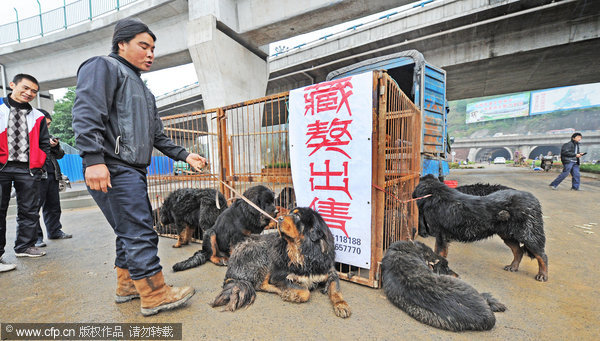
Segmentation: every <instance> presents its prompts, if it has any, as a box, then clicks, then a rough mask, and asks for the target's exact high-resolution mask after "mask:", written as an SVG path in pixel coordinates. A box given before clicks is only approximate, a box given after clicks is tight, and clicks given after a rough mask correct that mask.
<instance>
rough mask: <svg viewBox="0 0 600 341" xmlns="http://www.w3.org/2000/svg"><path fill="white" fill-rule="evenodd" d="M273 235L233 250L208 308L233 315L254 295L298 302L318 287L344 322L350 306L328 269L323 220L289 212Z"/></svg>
mask: <svg viewBox="0 0 600 341" xmlns="http://www.w3.org/2000/svg"><path fill="white" fill-rule="evenodd" d="M278 230H279V234H277V233H269V234H265V235H260V236H252V237H251V238H248V239H247V240H245V241H243V242H242V243H240V244H238V245H237V246H236V247H235V249H234V250H233V253H232V254H231V258H230V259H229V266H228V268H227V273H226V274H225V280H224V282H223V290H222V292H221V293H220V294H219V295H218V296H217V297H216V298H215V300H214V302H213V303H212V306H213V307H220V306H225V310H229V311H234V310H237V309H239V308H242V307H245V306H248V305H250V304H252V303H253V302H254V299H255V298H256V290H261V291H266V292H271V293H275V294H278V295H279V296H280V297H281V298H282V299H283V300H284V301H289V302H296V303H302V302H306V301H308V300H309V298H310V291H311V290H312V289H315V288H317V287H319V286H321V287H322V292H323V293H328V294H329V300H330V301H331V304H333V310H334V312H335V314H336V315H337V316H339V317H343V318H346V317H349V316H350V314H351V312H350V307H349V306H348V303H346V301H345V300H344V298H343V297H342V293H341V292H340V282H339V278H338V274H337V272H336V271H335V269H334V262H335V243H334V240H333V235H332V234H331V231H330V230H329V228H328V227H327V224H325V221H323V218H322V217H321V216H320V215H319V214H318V213H317V212H315V211H313V210H311V209H310V208H295V209H293V210H292V211H291V213H290V214H289V215H286V216H285V217H280V218H279V224H278Z"/></svg>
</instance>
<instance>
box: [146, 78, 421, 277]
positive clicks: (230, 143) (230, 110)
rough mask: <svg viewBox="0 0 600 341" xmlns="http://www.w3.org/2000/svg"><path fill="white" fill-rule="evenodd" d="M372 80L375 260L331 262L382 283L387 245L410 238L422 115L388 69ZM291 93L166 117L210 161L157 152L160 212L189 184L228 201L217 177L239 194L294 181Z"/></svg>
mask: <svg viewBox="0 0 600 341" xmlns="http://www.w3.org/2000/svg"><path fill="white" fill-rule="evenodd" d="M373 79H374V83H373V98H374V102H373V103H374V105H373V138H372V151H373V153H372V167H373V170H372V176H373V179H372V184H373V186H372V191H371V199H372V202H373V205H372V213H371V214H372V219H371V234H372V238H371V240H372V245H371V264H372V265H371V268H370V269H364V268H357V267H354V266H350V265H348V264H343V263H336V270H337V271H338V273H339V274H340V278H342V279H344V280H348V281H351V282H355V283H360V284H363V285H367V286H370V287H379V286H380V280H381V278H380V275H379V271H380V269H379V265H380V262H381V259H382V257H383V254H384V252H385V250H387V248H388V247H389V245H390V244H391V243H393V242H394V241H397V240H406V239H411V238H412V235H413V233H414V231H416V229H417V228H418V225H417V223H418V216H417V214H418V213H417V207H416V204H415V202H414V201H411V195H412V192H413V190H414V188H415V186H416V184H417V183H418V180H419V173H420V149H421V145H420V144H421V118H420V115H421V113H420V111H419V109H418V108H417V107H416V106H415V105H414V103H412V102H411V101H410V100H409V98H408V97H407V96H406V95H404V93H403V92H402V91H401V90H400V89H399V87H398V86H397V84H396V82H394V80H392V78H390V77H389V76H388V75H387V73H385V72H384V71H375V72H373ZM288 99H289V92H284V93H280V94H276V95H271V96H267V97H262V98H259V99H255V100H251V101H246V102H243V103H238V104H235V105H230V106H226V107H221V108H217V109H211V110H206V111H203V112H196V113H191V114H182V115H174V116H166V117H163V118H162V120H163V124H164V127H165V133H166V134H167V135H168V136H170V137H171V138H172V139H173V140H174V141H175V143H177V144H180V145H182V146H184V147H186V148H187V149H188V150H190V151H193V152H196V153H199V154H201V155H204V156H205V157H206V158H207V159H208V161H209V164H210V166H209V167H208V168H207V169H206V170H205V171H203V172H202V173H197V172H194V171H192V170H190V169H189V168H187V167H186V166H185V165H184V164H183V163H181V162H179V163H178V162H173V161H169V159H168V158H167V157H165V156H162V154H161V153H160V152H158V151H155V154H154V156H153V162H152V164H151V166H150V168H149V176H148V180H149V196H150V199H151V203H152V207H153V208H155V209H156V210H157V211H159V210H160V205H161V204H162V201H163V200H164V199H165V198H166V196H167V195H168V194H169V193H171V192H172V191H174V190H176V189H179V188H187V187H194V188H215V189H218V190H220V191H221V192H222V193H223V194H224V195H225V197H226V198H227V199H228V201H229V204H231V200H232V199H233V198H234V196H235V195H234V193H232V192H231V191H230V190H229V189H227V187H226V186H224V185H223V184H222V183H220V182H219V181H218V180H221V181H223V182H224V183H227V184H228V185H229V186H231V187H233V188H235V189H236V191H239V192H240V193H242V192H243V191H245V190H246V189H248V188H250V187H251V186H254V185H259V184H261V185H265V186H266V187H268V188H270V189H271V190H273V192H274V193H275V195H276V196H277V195H278V194H279V193H280V192H281V191H282V190H283V189H284V188H286V187H293V184H292V176H291V169H290V154H289V151H290V149H289V141H288V126H289V125H288ZM217 179H218V180H217ZM276 204H277V205H278V206H280V204H281V203H276ZM157 229H158V228H157ZM159 233H160V234H161V235H168V236H172V235H175V234H176V233H177V232H176V231H175V230H174V229H173V228H172V227H161V228H160V229H159ZM195 237H196V238H197V237H198V236H197V235H196V236H195ZM197 241H198V240H197Z"/></svg>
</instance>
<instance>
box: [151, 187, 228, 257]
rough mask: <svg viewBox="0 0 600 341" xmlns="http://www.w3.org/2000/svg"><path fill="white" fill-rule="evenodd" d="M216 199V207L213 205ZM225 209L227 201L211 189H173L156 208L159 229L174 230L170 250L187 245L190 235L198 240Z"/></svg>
mask: <svg viewBox="0 0 600 341" xmlns="http://www.w3.org/2000/svg"><path fill="white" fill-rule="evenodd" d="M217 195H218V198H219V207H217V204H216V198H217ZM225 209H227V200H225V197H224V196H223V194H221V193H220V192H219V191H217V190H215V189H212V188H203V189H198V188H181V189H177V190H175V191H173V192H172V193H171V194H169V196H168V197H167V198H166V199H165V201H164V202H163V205H162V206H161V208H160V222H161V225H162V226H161V229H165V227H167V226H174V227H175V228H176V229H177V243H175V245H173V247H181V246H182V245H187V244H189V243H190V241H191V239H192V237H193V236H194V235H196V236H197V237H198V238H199V239H201V238H202V234H203V232H204V231H206V230H208V229H209V228H211V227H212V226H213V224H214V223H215V221H216V220H217V217H218V216H219V215H220V214H221V213H222V212H223V211H225ZM159 232H161V231H160V230H159Z"/></svg>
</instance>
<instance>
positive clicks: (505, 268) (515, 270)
mask: <svg viewBox="0 0 600 341" xmlns="http://www.w3.org/2000/svg"><path fill="white" fill-rule="evenodd" d="M504 270H506V271H510V272H517V271H519V268H517V267H514V266H512V265H507V266H505V267H504Z"/></svg>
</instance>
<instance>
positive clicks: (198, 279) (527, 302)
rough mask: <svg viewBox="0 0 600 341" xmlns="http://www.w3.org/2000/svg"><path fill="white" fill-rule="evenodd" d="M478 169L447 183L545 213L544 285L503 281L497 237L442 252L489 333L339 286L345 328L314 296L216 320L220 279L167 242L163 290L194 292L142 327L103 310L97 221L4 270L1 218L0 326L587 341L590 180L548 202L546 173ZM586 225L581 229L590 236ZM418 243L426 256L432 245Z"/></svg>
mask: <svg viewBox="0 0 600 341" xmlns="http://www.w3.org/2000/svg"><path fill="white" fill-rule="evenodd" d="M485 167H486V168H484V169H471V170H455V171H453V172H452V174H451V175H450V176H449V177H448V179H450V180H458V182H459V184H469V183H475V182H489V183H501V184H504V185H507V186H510V187H514V188H517V189H520V190H525V191H530V192H532V193H534V194H535V195H536V196H537V197H538V198H539V200H540V201H541V202H542V207H543V210H544V221H545V230H546V235H547V240H548V241H547V254H548V257H549V278H550V280H549V282H547V283H539V282H537V281H535V280H534V279H533V276H534V275H535V274H536V273H537V262H535V261H533V260H530V259H529V258H524V259H523V262H522V263H521V269H520V271H519V272H517V273H508V272H505V271H504V270H502V268H503V266H504V265H506V264H508V263H509V262H510V260H511V259H512V255H511V252H510V250H509V249H508V247H506V246H505V245H504V244H503V243H502V241H501V240H500V239H499V238H498V237H494V238H492V239H489V240H485V241H480V242H476V243H471V244H458V243H455V244H451V246H450V253H449V261H450V265H451V267H452V268H453V269H454V270H455V271H456V272H458V273H459V274H461V277H462V279H464V280H465V281H467V282H468V283H470V284H471V285H473V286H474V287H475V288H477V289H478V290H479V291H482V292H491V293H492V294H493V295H494V296H495V297H497V298H498V299H499V300H500V301H501V302H503V303H505V304H506V305H507V306H508V311H506V312H504V313H498V314H496V317H497V323H496V326H495V328H494V329H493V330H491V331H489V332H467V333H451V332H446V331H441V330H438V329H434V328H431V327H428V326H425V325H423V324H421V323H419V322H417V321H415V320H413V319H412V318H410V317H408V316H407V315H406V314H404V313H403V312H402V311H400V310H398V309H397V308H395V307H394V306H393V305H391V304H390V303H389V302H388V301H387V300H386V298H385V296H384V294H383V291H382V290H375V289H370V288H366V287H363V286H360V285H357V284H351V283H348V282H342V292H343V294H344V297H345V298H346V299H347V301H348V302H349V304H350V306H351V308H352V310H353V315H352V317H350V318H349V319H345V320H344V319H340V318H337V317H335V315H334V314H333V311H332V308H331V305H330V303H329V301H328V299H327V297H326V296H324V295H322V294H320V293H319V292H315V293H314V294H313V296H312V297H311V299H310V301H309V302H308V303H305V304H291V303H286V302H283V301H281V300H280V299H279V298H278V297H277V296H275V295H272V294H267V293H259V294H258V297H257V299H256V302H255V303H254V304H253V305H252V306H251V307H249V308H248V309H245V310H242V311H239V312H236V313H224V312H220V311H218V310H216V309H212V308H211V307H210V306H209V305H208V303H209V302H210V301H211V300H212V299H213V298H214V297H215V295H216V294H217V292H218V291H219V288H220V285H221V283H222V280H223V277H224V274H225V268H221V267H217V266H215V265H213V264H206V265H204V266H202V267H201V268H196V269H192V270H188V271H185V272H182V273H173V272H172V271H171V270H170V266H171V265H172V264H174V263H175V262H176V261H179V260H182V259H184V258H187V257H188V256H190V255H191V254H192V253H193V252H194V251H195V250H197V249H198V248H199V246H198V245H197V244H195V245H191V246H187V247H183V248H181V249H173V248H172V247H171V245H172V244H173V243H174V241H173V240H171V239H166V238H161V240H160V245H159V248H160V257H161V259H162V264H163V266H165V277H166V278H167V281H168V282H170V283H172V284H175V285H184V284H188V285H193V286H194V287H195V288H196V290H197V291H196V292H197V293H196V295H195V296H194V297H193V298H192V299H191V301H190V302H191V303H189V306H188V307H187V308H186V309H183V310H177V311H172V312H166V313H161V314H159V315H157V316H154V317H148V318H144V317H143V316H142V315H141V313H140V312H139V301H137V300H136V301H132V302H129V303H125V304H120V305H117V304H115V303H113V301H112V300H113V295H114V290H115V282H116V278H115V271H114V269H113V265H112V264H113V258H114V235H113V232H112V230H111V229H110V227H109V226H108V224H107V223H106V221H105V220H104V218H103V216H102V214H101V213H100V211H99V210H98V209H76V210H68V211H66V212H64V215H63V224H64V225H65V227H64V230H65V231H66V232H69V233H73V234H74V235H75V237H74V238H73V239H69V240H60V241H49V242H48V247H46V251H47V252H48V255H47V256H45V257H42V258H39V259H23V258H19V259H15V257H14V252H13V249H12V247H13V242H14V236H15V217H14V216H11V217H8V219H7V225H8V233H7V240H8V245H7V249H6V250H7V252H6V255H5V257H6V258H7V260H9V261H12V262H16V264H17V266H18V268H17V270H16V271H11V272H8V273H2V274H0V322H2V323H6V322H48V323H58V322H85V323H88V322H180V323H183V335H184V336H183V339H184V340H200V339H210V340H213V339H225V340H226V339H231V340H241V339H256V340H288V339H291V340H296V339H304V340H305V339H309V340H321V339H328V340H356V339H380V340H399V339H407V340H414V339H427V340H429V339H430V340H473V339H474V338H476V339H486V340H487V339H489V340H574V339H576V340H594V339H595V340H597V339H598V335H599V330H600V329H599V327H598V325H599V324H600V289H599V287H598V283H599V282H600V271H598V265H597V264H598V259H599V258H600V251H599V248H600V246H599V245H600V240H599V238H600V225H599V224H600V213H599V208H600V207H599V206H600V203H599V202H600V180H596V179H587V178H584V179H583V185H582V187H583V188H584V189H585V191H583V192H573V191H570V190H569V187H570V186H569V183H563V185H561V187H560V188H559V190H558V191H551V190H550V189H549V188H548V186H547V184H548V183H550V181H551V180H552V178H553V177H554V176H556V173H550V174H548V173H534V172H532V171H531V170H529V169H526V168H514V167H511V166H505V165H491V166H487V165H485ZM567 181H569V180H567ZM587 224H592V225H588V228H589V229H586V228H585V227H586V226H584V225H587ZM590 226H591V227H590ZM425 242H426V243H427V244H429V245H430V246H431V245H433V239H431V238H428V239H425Z"/></svg>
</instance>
